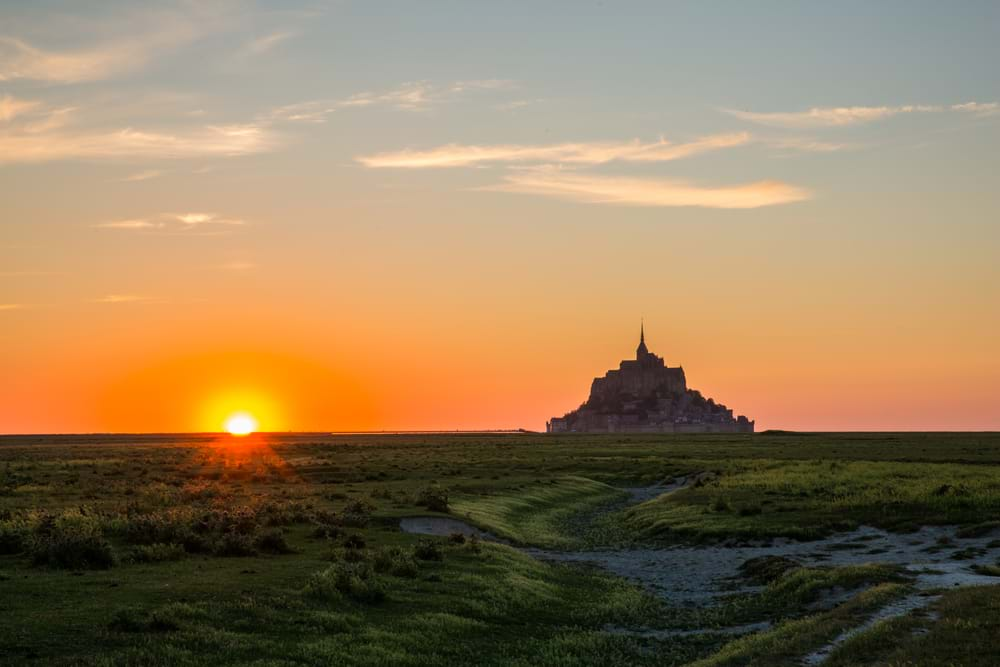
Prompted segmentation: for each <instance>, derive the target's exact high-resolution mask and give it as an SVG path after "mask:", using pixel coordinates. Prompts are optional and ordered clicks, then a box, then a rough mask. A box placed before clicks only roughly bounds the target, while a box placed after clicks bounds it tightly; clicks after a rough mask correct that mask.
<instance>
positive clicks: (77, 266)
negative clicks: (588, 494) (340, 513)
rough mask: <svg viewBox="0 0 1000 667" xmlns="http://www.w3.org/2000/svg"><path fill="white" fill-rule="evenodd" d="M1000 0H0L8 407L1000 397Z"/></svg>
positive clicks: (72, 425)
mask: <svg viewBox="0 0 1000 667" xmlns="http://www.w3.org/2000/svg"><path fill="white" fill-rule="evenodd" d="M998 34H1000V4H998V3H995V2H964V3H959V4H953V3H934V2H912V1H906V2H879V3H871V2H840V3H820V2H815V3H787V2H758V3H707V2H691V3H667V2H622V3H609V2H587V1H581V0H578V1H573V2H545V3H538V2H503V3H497V2H444V1H429V2H421V3H413V2H376V1H366V2H360V1H359V2H320V1H313V2H304V3H299V2H282V3H263V2H261V3H253V2H239V1H235V0H234V1H226V0H223V1H221V2H215V1H213V2H207V1H204V2H198V1H194V0H190V1H181V2H166V3H129V2H120V3H116V2H81V1H74V2H50V1H47V0H39V1H37V2H31V3H25V2H13V1H11V0H0V433H33V432H43V433H54V432H112V431H136V432H138V431H143V432H153V431H191V430H194V431H203V430H218V429H219V428H220V427H221V426H222V422H223V421H224V419H225V417H226V415H228V414H230V413H231V412H233V411H237V410H244V411H248V412H250V413H252V414H254V416H256V417H257V418H258V421H259V422H260V426H261V428H263V429H266V430H275V431H280V430H369V429H374V430H383V429H384V430H396V429H417V430H421V429H483V428H528V429H542V428H544V424H545V420H546V419H548V418H550V417H552V416H557V415H562V414H563V413H565V412H567V411H569V410H571V409H574V408H576V407H578V406H579V404H580V403H582V402H583V401H584V400H585V399H586V397H587V393H588V390H589V386H590V382H591V380H592V378H593V377H595V376H599V375H602V374H603V373H604V372H605V371H606V370H608V369H610V368H613V367H617V365H618V362H619V361H620V360H621V359H623V358H628V357H631V356H632V355H633V354H634V349H635V345H636V343H637V338H638V329H639V322H640V318H642V319H643V320H644V322H645V327H646V340H647V343H648V344H649V347H650V349H651V350H652V351H653V352H655V353H657V354H659V355H661V356H663V357H664V358H665V360H666V362H667V363H668V364H669V365H683V367H684V369H685V372H686V375H687V378H688V383H689V385H690V386H692V387H694V388H697V389H699V390H701V391H702V392H703V393H704V394H706V395H708V396H711V397H714V398H715V399H716V400H717V401H720V402H723V403H725V404H726V405H728V406H729V407H731V408H733V409H734V411H735V412H736V413H737V414H745V415H747V416H749V417H750V418H751V419H755V420H756V424H757V428H758V430H760V429H765V428H784V429H802V430H882V429H885V430H938V429H941V430H966V429H968V430H997V429H1000V343H998V341H1000V337H998V333H997V332H998V331H1000V307H998V304H1000V262H998V259H997V258H998V256H1000V169H998V166H1000V164H998V157H997V156H998V155H1000V69H998V68H997V63H998V62H1000V39H997V35H998Z"/></svg>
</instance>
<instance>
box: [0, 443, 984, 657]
mask: <svg viewBox="0 0 1000 667" xmlns="http://www.w3.org/2000/svg"><path fill="white" fill-rule="evenodd" d="M998 463H1000V436H996V435H988V434H987V435H984V434H829V435H827V434H759V435H730V436H640V435H634V436H631V435H630V436H622V435H608V436H577V435H567V436H540V435H531V434H484V435H475V434H462V435H364V436H348V435H344V436H322V435H315V434H288V435H259V436H252V437H249V438H246V439H234V438H231V437H229V436H226V437H220V436H212V435H201V436H199V435H186V436H73V437H70V436H53V437H45V436H37V437H6V438H0V660H2V661H4V662H5V663H6V664H45V665H49V664H53V665H147V664H148V665H152V664H181V665H200V664H255V665H310V664H343V665H376V664H403V665H431V664H433V665H457V664H463V665H465V664H486V665H675V664H678V665H679V664H690V663H696V664H705V665H716V664H718V665H747V664H768V665H770V664H774V665H783V664H788V665H793V664H800V662H801V660H802V658H803V657H804V656H805V655H808V654H809V653H810V652H812V651H814V650H816V649H818V648H820V647H821V646H823V645H824V644H825V643H827V642H829V641H830V640H831V639H833V638H834V637H836V636H837V635H839V634H841V633H842V632H843V631H844V630H845V629H849V628H851V627H855V626H858V625H859V624H860V623H861V622H862V621H863V620H864V619H865V618H867V617H869V616H870V615H871V613H872V611H873V610H875V609H877V608H879V607H880V606H883V605H885V604H886V603H887V602H888V601H890V600H894V599H899V598H901V597H905V596H907V595H911V594H912V577H910V576H908V575H907V573H906V572H903V571H901V570H899V569H898V568H894V567H890V566H885V565H856V566H851V567H834V566H830V567H802V566H796V565H795V564H789V565H787V566H782V567H779V568H776V569H774V570H773V571H772V570H770V569H768V570H767V571H766V573H765V575H760V574H759V573H758V574H757V575H756V576H758V577H759V580H758V581H757V582H756V583H757V584H758V586H757V588H754V589H752V590H751V591H750V592H745V591H744V592H740V593H734V594H732V595H729V596H726V597H723V598H722V599H721V600H720V602H719V604H716V605H713V606H710V607H700V608H691V607H689V606H686V605H682V604H679V603H678V604H675V603H673V602H672V601H671V598H670V594H669V591H664V592H662V594H659V595H656V594H653V592H651V591H650V590H647V589H643V588H641V587H639V586H637V585H636V584H633V583H630V582H628V581H626V580H625V579H621V578H618V577H615V576H613V575H611V574H609V573H607V572H605V571H603V570H599V569H596V568H594V567H588V566H586V565H580V564H572V563H559V562H555V561H553V560H548V559H545V558H536V557H534V556H533V555H532V554H530V553H526V552H524V551H523V550H522V549H521V548H520V547H524V546H530V547H542V548H545V549H549V550H555V551H560V550H561V551H566V550H573V549H580V548H583V547H586V548H596V547H601V546H614V547H616V548H621V547H622V546H628V545H645V546H646V547H649V546H654V547H655V546H657V545H659V546H670V545H679V544H702V545H716V546H717V547H718V548H727V546H728V545H731V544H735V543H740V542H747V541H760V542H768V541H771V540H774V539H776V538H790V539H794V540H812V539H816V538H820V537H824V536H828V535H836V534H839V533H842V532H843V531H847V530H850V529H852V528H854V527H856V526H859V525H865V526H876V527H879V528H884V529H888V530H890V531H894V532H898V533H903V534H906V533H909V532H911V531H914V530H916V529H917V528H918V527H920V526H926V525H955V526H958V527H959V528H960V530H959V535H963V534H964V535H970V536H971V535H976V536H982V535H990V534H991V532H992V531H994V530H995V529H996V528H997V527H998V526H1000V523H998V520H1000V473H998V468H997V464H998ZM678 477H686V478H688V479H689V481H690V482H691V483H690V484H689V485H688V486H686V487H684V488H682V489H680V490H678V491H676V492H674V493H671V494H669V495H665V496H661V497H659V498H656V499H654V500H650V501H648V502H644V503H642V504H639V505H635V506H626V505H625V503H624V498H625V496H626V494H625V493H624V492H623V491H622V490H621V489H622V487H626V486H641V485H653V484H659V483H664V482H669V481H671V480H673V479H675V478H678ZM409 516H451V517H453V518H458V519H462V520H465V521H467V522H468V523H471V524H474V525H476V526H479V527H481V528H483V529H485V530H488V531H490V532H491V533H493V534H495V535H497V536H499V537H501V538H503V539H505V540H506V541H508V542H509V543H510V544H496V543H488V542H483V541H479V540H470V539H463V538H459V537H451V538H450V537H421V536H417V535H410V534H406V533H403V532H401V531H400V530H399V523H398V522H399V519H400V518H402V517H409ZM959 546H960V545H959ZM956 548H957V547H956ZM989 548H996V549H997V550H996V553H997V554H1000V541H997V543H996V545H994V546H993V547H989ZM957 553H960V552H957ZM960 557H961V556H956V558H960ZM998 565H1000V563H998V564H997V565H993V566H992V567H994V568H997V570H998V572H1000V567H998ZM981 567H982V568H983V571H984V572H986V571H987V570H988V569H989V567H991V566H989V565H986V566H981ZM734 574H735V573H734ZM747 576H751V575H749V574H748V575H747ZM997 582H998V583H1000V578H998V579H997ZM748 590H750V589H748ZM836 595H842V599H837V600H835V602H836V604H831V605H827V606H825V607H822V606H817V604H818V601H820V602H821V601H822V600H824V599H826V598H827V597H830V596H836ZM998 605H1000V588H998V587H997V586H986V587H983V586H979V587H975V588H961V589H957V590H954V591H949V592H946V593H944V594H943V595H941V596H940V597H939V598H935V601H934V602H933V603H932V605H931V606H930V608H929V609H930V611H931V612H932V613H920V614H909V615H903V616H900V617H898V618H894V619H889V620H886V621H884V622H881V623H876V624H874V625H873V626H872V627H871V628H869V629H866V630H865V631H863V632H859V633H857V634H855V635H853V636H852V637H850V638H849V639H847V640H846V641H844V642H843V643H841V644H839V645H838V646H837V647H836V648H835V649H834V650H833V651H832V652H831V653H830V655H829V658H828V660H827V662H826V664H830V665H848V664H927V665H931V664H934V665H936V664H956V665H979V664H982V665H987V664H997V663H998V662H1000V645H997V644H996V642H995V641H993V640H992V639H991V640H989V641H986V640H984V639H975V641H978V642H980V643H979V644H978V645H979V646H980V648H979V649H977V650H975V651H973V650H971V649H970V646H971V644H970V642H973V638H975V637H979V638H982V637H986V636H987V635H988V636H990V637H995V636H997V634H998V633H997V629H998V628H997V621H996V619H997V618H998V614H997V611H998V610H1000V606H998ZM754 623H758V624H760V623H766V624H767V627H766V628H763V629H760V630H759V631H754V632H752V633H748V634H744V635H742V636H734V635H730V634H727V633H726V632H724V631H723V629H724V628H726V627H729V626H733V625H737V624H754ZM916 630H919V632H915V631H916ZM982 642H986V643H982ZM990 642H992V643H990Z"/></svg>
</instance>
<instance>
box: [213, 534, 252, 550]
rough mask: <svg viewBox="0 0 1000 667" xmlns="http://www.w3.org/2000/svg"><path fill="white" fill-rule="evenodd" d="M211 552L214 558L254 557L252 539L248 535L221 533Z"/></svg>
mask: <svg viewBox="0 0 1000 667" xmlns="http://www.w3.org/2000/svg"><path fill="white" fill-rule="evenodd" d="M212 552H213V553H214V554H215V555H216V556H255V555H256V554H257V550H256V549H255V548H254V543H253V538H252V537H251V536H250V535H245V534H243V533H238V532H235V531H230V532H228V533H223V535H222V537H220V538H219V539H218V540H216V542H215V548H214V549H213V550H212Z"/></svg>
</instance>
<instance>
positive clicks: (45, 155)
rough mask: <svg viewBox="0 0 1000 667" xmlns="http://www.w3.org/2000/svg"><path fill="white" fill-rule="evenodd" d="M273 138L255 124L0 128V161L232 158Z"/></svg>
mask: <svg viewBox="0 0 1000 667" xmlns="http://www.w3.org/2000/svg"><path fill="white" fill-rule="evenodd" d="M276 145H277V138H276V136H275V135H274V133H273V132H271V130H270V129H269V128H268V127H266V126H264V125H262V124H256V123H246V124H233V125H209V126H204V127H195V128H185V129H179V130H175V131H162V130H140V129H135V128H131V127H127V128H123V129H118V130H97V129H65V128H63V127H58V126H52V125H49V126H45V127H31V126H22V127H18V128H14V129H10V130H0V164H3V163H14V162H50V161H54V160H115V159H136V158H147V159H189V158H205V157H234V156H240V155H250V154H253V153H261V152H265V151H269V150H272V149H273V148H274V147H275V146H276Z"/></svg>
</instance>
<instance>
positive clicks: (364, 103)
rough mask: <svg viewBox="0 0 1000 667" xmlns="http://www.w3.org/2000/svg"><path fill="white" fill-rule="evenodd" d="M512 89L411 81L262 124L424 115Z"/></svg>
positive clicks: (296, 109) (298, 109) (491, 82)
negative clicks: (385, 113) (349, 115)
mask: <svg viewBox="0 0 1000 667" xmlns="http://www.w3.org/2000/svg"><path fill="white" fill-rule="evenodd" d="M514 87H515V84H514V82H513V81H509V80H507V79H479V80H469V81H455V82H452V83H449V84H433V83H431V82H429V81H410V82H407V83H404V84H401V85H399V86H397V87H395V88H390V89H388V90H381V91H366V92H361V93H356V94H354V95H351V96H350V97H347V98H343V99H325V100H311V101H308V102H298V103H295V104H287V105H285V106H281V107H278V108H276V109H273V110H271V111H270V112H269V113H267V114H264V116H263V117H262V118H263V119H264V120H280V121H298V122H308V123H322V122H324V121H326V119H327V117H328V116H329V115H330V114H333V113H336V112H337V111H341V110H345V109H362V108H368V107H372V108H378V107H386V108H392V109H397V110H401V111H424V110H427V109H429V108H431V107H432V106H435V105H439V104H443V103H446V102H452V101H455V100H457V99H459V98H460V97H461V96H464V95H468V94H470V93H475V92H477V91H484V92H488V91H497V90H508V89H512V88H514Z"/></svg>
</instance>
